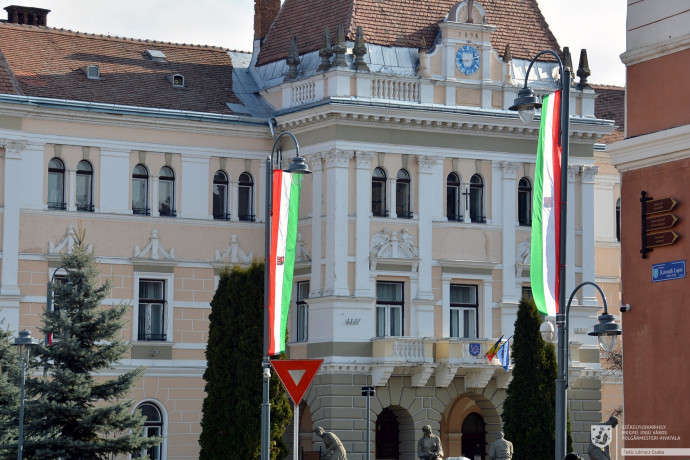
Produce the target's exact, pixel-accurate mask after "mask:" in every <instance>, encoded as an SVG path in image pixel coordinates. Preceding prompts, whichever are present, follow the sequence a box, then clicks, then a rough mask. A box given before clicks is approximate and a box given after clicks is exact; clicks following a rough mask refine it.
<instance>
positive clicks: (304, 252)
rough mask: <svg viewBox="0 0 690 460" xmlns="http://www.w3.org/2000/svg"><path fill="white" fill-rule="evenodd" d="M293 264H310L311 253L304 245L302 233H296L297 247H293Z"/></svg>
mask: <svg viewBox="0 0 690 460" xmlns="http://www.w3.org/2000/svg"><path fill="white" fill-rule="evenodd" d="M295 262H297V263H299V262H311V252H309V249H307V246H306V245H305V244H304V236H303V235H302V232H297V246H296V247H295Z"/></svg>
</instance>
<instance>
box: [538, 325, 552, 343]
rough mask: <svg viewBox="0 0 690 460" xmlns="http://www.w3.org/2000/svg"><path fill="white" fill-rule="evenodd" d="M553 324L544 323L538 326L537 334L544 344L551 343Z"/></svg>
mask: <svg viewBox="0 0 690 460" xmlns="http://www.w3.org/2000/svg"><path fill="white" fill-rule="evenodd" d="M553 332H554V329H553V324H551V321H544V322H543V323H541V326H539V333H540V334H541V338H542V339H544V341H546V342H551V341H552V340H553Z"/></svg>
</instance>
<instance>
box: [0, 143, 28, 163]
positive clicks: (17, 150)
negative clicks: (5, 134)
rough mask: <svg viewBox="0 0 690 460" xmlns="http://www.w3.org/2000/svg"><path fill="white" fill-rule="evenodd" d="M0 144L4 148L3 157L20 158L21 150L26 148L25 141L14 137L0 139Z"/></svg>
mask: <svg viewBox="0 0 690 460" xmlns="http://www.w3.org/2000/svg"><path fill="white" fill-rule="evenodd" d="M0 145H2V146H3V147H4V148H5V157H7V158H15V159H16V158H20V157H21V155H22V152H23V151H24V150H26V146H27V142H26V141H20V140H15V139H0Z"/></svg>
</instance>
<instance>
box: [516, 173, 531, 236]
mask: <svg viewBox="0 0 690 460" xmlns="http://www.w3.org/2000/svg"><path fill="white" fill-rule="evenodd" d="M525 184H526V185H525ZM518 225H520V226H521V227H531V226H532V183H531V182H530V180H529V178H527V177H522V178H520V180H519V181H518Z"/></svg>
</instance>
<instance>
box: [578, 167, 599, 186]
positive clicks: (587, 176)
mask: <svg viewBox="0 0 690 460" xmlns="http://www.w3.org/2000/svg"><path fill="white" fill-rule="evenodd" d="M580 172H581V173H582V182H583V183H585V184H593V183H594V178H595V177H596V175H597V174H599V166H581V167H580Z"/></svg>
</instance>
